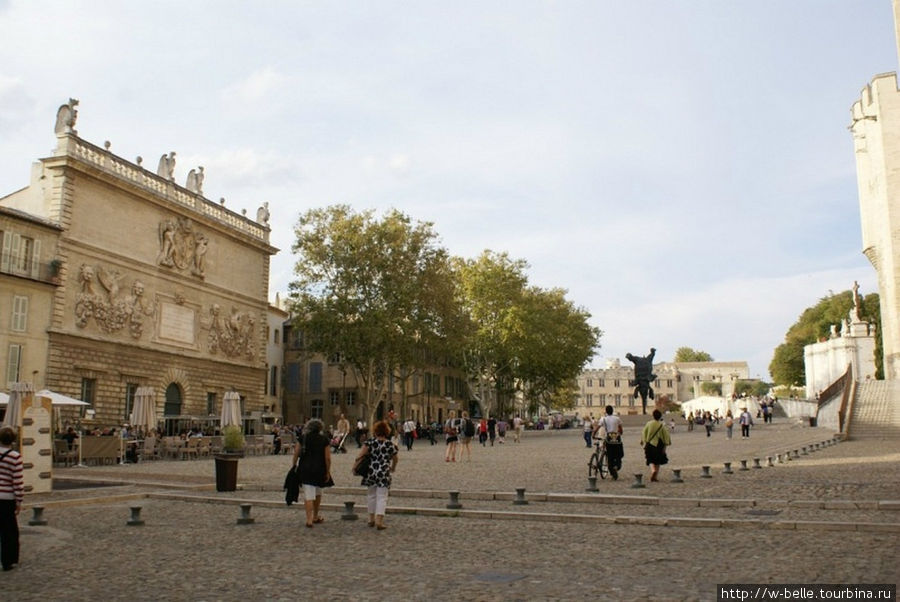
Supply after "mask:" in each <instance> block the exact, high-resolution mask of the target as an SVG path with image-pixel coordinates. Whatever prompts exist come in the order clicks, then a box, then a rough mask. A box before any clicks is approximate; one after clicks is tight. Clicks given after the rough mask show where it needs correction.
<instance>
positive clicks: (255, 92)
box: [222, 66, 291, 110]
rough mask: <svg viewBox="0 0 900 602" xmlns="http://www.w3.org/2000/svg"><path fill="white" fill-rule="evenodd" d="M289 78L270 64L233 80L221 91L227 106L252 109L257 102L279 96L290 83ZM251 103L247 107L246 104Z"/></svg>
mask: <svg viewBox="0 0 900 602" xmlns="http://www.w3.org/2000/svg"><path fill="white" fill-rule="evenodd" d="M290 81H291V78H290V77H288V76H287V75H285V74H283V73H280V72H279V71H277V70H276V69H274V68H273V67H271V66H266V67H263V68H262V69H258V70H256V71H254V72H253V73H251V74H250V75H248V76H247V77H246V78H244V79H242V80H240V81H237V82H234V83H233V84H231V85H229V86H227V87H225V89H224V90H223V91H222V98H223V101H224V102H225V104H226V105H227V106H232V107H235V108H240V109H241V110H247V109H248V108H249V109H252V108H253V107H254V106H256V105H259V104H266V103H271V102H274V101H275V100H276V99H278V98H280V97H281V96H282V94H283V93H284V92H285V90H286V89H287V87H288V85H289V84H290ZM248 104H249V105H251V107H247V106H246V105H248Z"/></svg>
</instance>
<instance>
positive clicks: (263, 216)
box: [256, 201, 269, 226]
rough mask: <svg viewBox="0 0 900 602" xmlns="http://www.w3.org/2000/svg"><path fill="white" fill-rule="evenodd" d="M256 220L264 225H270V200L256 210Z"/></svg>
mask: <svg viewBox="0 0 900 602" xmlns="http://www.w3.org/2000/svg"><path fill="white" fill-rule="evenodd" d="M256 221H257V223H260V224H262V225H263V226H268V225H269V201H266V202H265V203H263V204H262V207H260V208H259V209H257V210H256Z"/></svg>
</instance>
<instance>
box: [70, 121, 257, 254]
mask: <svg viewBox="0 0 900 602" xmlns="http://www.w3.org/2000/svg"><path fill="white" fill-rule="evenodd" d="M68 138H69V144H68V145H67V146H66V148H67V149H68V151H69V154H71V155H72V156H74V157H76V158H78V159H80V160H81V161H84V162H85V163H88V164H90V165H93V166H95V167H97V168H99V169H101V170H102V171H105V172H107V173H111V174H113V175H115V176H117V177H118V178H120V179H122V180H125V181H127V182H130V183H132V184H134V185H136V186H140V187H141V188H144V189H146V190H149V191H151V192H153V193H154V194H157V195H159V196H162V197H165V198H166V199H168V200H170V201H174V202H176V203H178V204H179V205H182V206H184V207H187V208H189V209H192V210H194V211H196V212H197V213H200V214H202V215H204V216H207V217H211V218H213V219H216V220H218V221H220V222H222V223H224V224H227V225H229V226H231V227H232V228H234V229H235V230H239V231H241V232H243V233H245V234H248V235H250V236H252V237H254V238H257V239H259V240H262V241H264V242H268V241H269V229H268V228H267V227H265V226H262V225H260V224H258V223H256V222H254V221H253V220H251V219H249V218H247V217H245V216H243V215H238V214H237V213H235V212H233V211H231V210H230V209H226V208H225V207H223V206H222V205H218V204H216V203H214V202H212V201H210V200H209V199H207V198H206V197H204V196H203V195H200V194H196V193H193V192H191V191H189V190H187V189H186V188H183V187H181V186H179V185H177V184H175V183H174V182H172V181H170V180H167V179H165V178H162V177H160V176H158V175H156V174H155V173H152V172H150V171H148V170H146V169H144V168H143V167H141V166H139V165H135V164H133V163H130V162H128V161H126V160H125V159H122V158H121V157H118V156H116V155H114V154H113V153H111V152H109V151H107V150H104V149H102V148H100V147H97V146H94V145H93V144H91V143H90V142H86V141H84V140H82V139H81V138H78V137H77V136H69V137H68Z"/></svg>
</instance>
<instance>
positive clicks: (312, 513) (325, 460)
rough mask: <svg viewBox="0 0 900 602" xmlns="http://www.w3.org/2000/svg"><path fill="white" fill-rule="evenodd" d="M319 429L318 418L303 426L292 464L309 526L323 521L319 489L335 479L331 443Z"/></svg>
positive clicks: (319, 421)
mask: <svg viewBox="0 0 900 602" xmlns="http://www.w3.org/2000/svg"><path fill="white" fill-rule="evenodd" d="M322 430H323V425H322V421H321V420H319V419H318V418H312V419H310V420H309V422H307V423H306V426H305V427H303V435H302V436H301V437H300V438H299V439H298V440H297V445H295V446H294V459H293V466H296V467H297V468H296V469H297V470H299V471H300V484H301V485H303V505H304V507H305V508H306V526H307V527H309V528H312V526H313V525H314V524H315V523H322V522H325V519H324V518H322V517H321V516H320V515H319V506H320V505H321V503H322V488H323V487H331V486H332V485H334V481H332V480H331V445H330V442H329V441H328V437H326V436H325V434H324V433H323V432H322ZM298 461H299V464H298Z"/></svg>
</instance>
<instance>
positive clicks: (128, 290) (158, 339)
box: [0, 100, 277, 425]
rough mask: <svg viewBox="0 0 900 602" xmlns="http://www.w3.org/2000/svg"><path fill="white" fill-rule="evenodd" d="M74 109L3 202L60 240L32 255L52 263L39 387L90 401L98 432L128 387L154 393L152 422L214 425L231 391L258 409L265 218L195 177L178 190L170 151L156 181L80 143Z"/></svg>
mask: <svg viewBox="0 0 900 602" xmlns="http://www.w3.org/2000/svg"><path fill="white" fill-rule="evenodd" d="M76 105H77V101H74V100H70V102H69V103H68V104H66V105H63V106H62V107H60V110H59V113H58V115H57V123H56V128H55V132H56V142H57V144H56V148H55V150H54V152H53V153H52V155H51V156H49V157H46V158H43V159H40V160H39V161H38V162H37V163H35V165H34V168H33V169H32V177H31V183H30V185H29V186H27V187H26V188H24V189H22V190H19V191H17V192H14V193H12V194H10V195H8V196H6V197H3V198H2V199H0V206H2V207H3V208H5V209H7V210H8V209H13V210H16V211H19V212H23V213H27V214H29V215H31V216H33V219H34V220H39V221H42V222H47V223H48V224H51V225H52V228H53V229H54V230H57V231H58V232H57V233H56V236H57V241H56V244H55V245H51V246H50V249H47V248H43V245H42V252H44V253H47V255H46V256H48V257H49V256H50V254H51V253H52V257H53V265H54V266H58V272H57V275H56V276H55V280H56V282H57V283H58V284H55V285H54V287H53V290H52V300H51V301H50V306H49V311H48V312H47V317H46V320H45V323H44V325H43V327H44V330H45V332H46V339H47V353H46V359H45V368H44V372H45V374H46V378H45V382H44V384H45V385H46V386H47V387H48V388H50V389H52V390H55V391H58V392H60V393H63V394H66V395H70V396H72V397H76V398H79V399H82V400H84V401H87V402H88V403H90V404H91V406H92V407H91V408H90V410H92V411H91V412H89V413H88V416H90V415H93V419H94V421H95V422H96V423H97V424H98V425H116V424H121V423H123V422H126V421H127V419H128V415H129V413H130V404H131V402H132V401H133V397H134V392H135V390H136V389H137V387H138V386H151V387H153V388H154V389H155V391H156V394H157V416H158V418H159V419H160V420H161V421H162V419H163V417H167V418H169V419H170V420H174V419H175V418H176V417H182V418H184V417H209V416H210V415H216V414H217V413H218V412H219V411H220V410H221V400H222V397H223V395H224V392H225V391H227V390H230V389H232V388H233V389H235V390H237V391H238V392H239V393H240V394H241V397H242V401H243V404H242V405H243V406H244V408H243V410H244V412H245V413H248V412H252V411H261V410H262V409H263V406H264V405H265V395H266V380H267V371H266V323H267V308H268V303H267V295H268V281H269V257H270V256H271V255H272V254H274V253H276V252H277V249H275V248H273V247H272V246H271V245H269V242H268V239H269V227H268V219H267V211H266V212H262V208H261V212H260V213H258V214H257V221H254V220H252V219H250V218H248V217H246V216H244V215H239V214H237V213H235V212H233V211H230V210H228V209H226V208H225V207H224V204H223V203H214V202H212V201H210V200H209V199H206V198H205V197H204V196H203V194H202V179H203V170H202V168H199V171H198V170H197V169H192V170H191V171H190V173H189V174H188V178H187V183H186V185H185V186H179V185H178V184H176V183H175V181H174V167H175V166H174V162H175V156H174V153H170V154H169V155H168V156H166V155H163V157H162V158H161V159H160V162H159V167H158V169H157V171H156V172H155V173H154V172H151V171H149V170H147V169H145V168H143V167H142V166H141V160H140V158H138V160H136V161H135V162H134V163H132V162H130V161H127V160H125V159H123V158H121V157H118V156H116V155H114V154H113V153H112V152H110V150H109V144H108V143H107V145H106V148H99V147H97V146H95V145H93V144H91V143H89V142H87V141H85V140H83V139H81V138H79V137H78V135H77V132H76V130H75V128H74V125H75V118H76V116H77V111H76V109H75V106H76ZM51 249H52V251H51ZM15 290H16V291H19V290H25V289H24V286H22V285H16V288H15Z"/></svg>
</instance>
